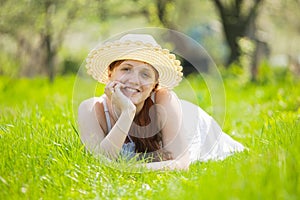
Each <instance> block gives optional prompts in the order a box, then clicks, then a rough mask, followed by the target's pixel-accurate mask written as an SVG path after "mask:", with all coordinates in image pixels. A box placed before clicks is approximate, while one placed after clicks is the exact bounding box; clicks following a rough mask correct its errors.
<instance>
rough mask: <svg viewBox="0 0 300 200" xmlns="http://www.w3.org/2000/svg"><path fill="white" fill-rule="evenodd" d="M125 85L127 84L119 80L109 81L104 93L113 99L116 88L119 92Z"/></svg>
mask: <svg viewBox="0 0 300 200" xmlns="http://www.w3.org/2000/svg"><path fill="white" fill-rule="evenodd" d="M122 87H125V85H124V84H123V83H121V82H119V81H111V82H109V83H107V85H106V87H105V89H104V93H105V94H106V96H107V97H108V98H109V99H111V96H112V95H113V93H114V92H115V91H116V89H117V90H118V92H121V90H120V89H121V88H122Z"/></svg>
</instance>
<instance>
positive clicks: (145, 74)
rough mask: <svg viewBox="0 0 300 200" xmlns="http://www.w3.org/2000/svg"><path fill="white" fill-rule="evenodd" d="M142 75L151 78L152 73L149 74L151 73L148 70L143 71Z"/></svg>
mask: <svg viewBox="0 0 300 200" xmlns="http://www.w3.org/2000/svg"><path fill="white" fill-rule="evenodd" d="M142 76H143V77H144V78H150V74H149V73H146V72H143V73H142Z"/></svg>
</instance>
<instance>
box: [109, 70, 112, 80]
mask: <svg viewBox="0 0 300 200" xmlns="http://www.w3.org/2000/svg"><path fill="white" fill-rule="evenodd" d="M111 76H112V71H110V70H108V79H110V78H111Z"/></svg>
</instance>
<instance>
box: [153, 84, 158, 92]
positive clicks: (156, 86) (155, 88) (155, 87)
mask: <svg viewBox="0 0 300 200" xmlns="http://www.w3.org/2000/svg"><path fill="white" fill-rule="evenodd" d="M157 88H158V83H156V84H155V86H154V88H153V90H152V91H153V92H154V91H155V90H157Z"/></svg>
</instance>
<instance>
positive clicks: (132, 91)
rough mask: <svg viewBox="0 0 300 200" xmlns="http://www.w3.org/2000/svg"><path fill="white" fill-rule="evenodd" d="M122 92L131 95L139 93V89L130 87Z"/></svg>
mask: <svg viewBox="0 0 300 200" xmlns="http://www.w3.org/2000/svg"><path fill="white" fill-rule="evenodd" d="M123 90H124V92H126V93H131V94H134V93H139V92H141V91H140V90H139V89H136V88H131V87H125V88H124V89H123Z"/></svg>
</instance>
